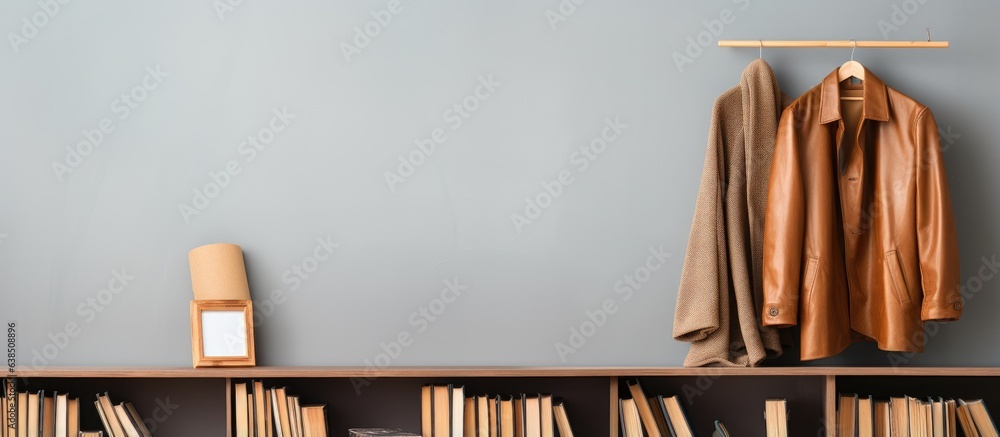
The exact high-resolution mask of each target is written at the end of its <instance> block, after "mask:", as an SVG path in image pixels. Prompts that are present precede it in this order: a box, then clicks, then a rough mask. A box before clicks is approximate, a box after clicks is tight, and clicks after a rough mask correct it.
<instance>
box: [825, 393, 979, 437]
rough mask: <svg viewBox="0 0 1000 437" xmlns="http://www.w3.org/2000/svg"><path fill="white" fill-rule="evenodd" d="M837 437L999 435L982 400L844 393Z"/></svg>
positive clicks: (839, 410)
mask: <svg viewBox="0 0 1000 437" xmlns="http://www.w3.org/2000/svg"><path fill="white" fill-rule="evenodd" d="M837 406H838V408H837V436H838V437H897V436H905V437H910V436H913V437H957V436H958V430H959V429H961V430H962V433H963V434H964V435H965V436H967V437H980V436H981V437H998V436H997V428H996V425H995V424H994V423H993V420H992V419H991V418H990V413H989V411H988V410H987V409H986V404H985V403H983V401H982V400H981V399H977V400H969V401H966V400H962V399H959V400H954V399H947V400H946V399H943V398H940V397H939V398H937V399H933V398H928V399H927V400H926V401H924V400H922V399H918V398H914V397H910V396H902V397H894V398H889V400H873V399H872V397H871V396H867V397H859V396H858V395H856V394H842V395H840V397H839V398H838V402H837Z"/></svg>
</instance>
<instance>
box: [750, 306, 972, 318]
mask: <svg viewBox="0 0 1000 437" xmlns="http://www.w3.org/2000/svg"><path fill="white" fill-rule="evenodd" d="M956 305H958V304H956ZM767 314H769V315H770V316H771V317H777V316H778V309H777V308H771V310H770V311H768V312H767Z"/></svg>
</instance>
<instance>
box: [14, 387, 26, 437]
mask: <svg viewBox="0 0 1000 437" xmlns="http://www.w3.org/2000/svg"><path fill="white" fill-rule="evenodd" d="M16 407H17V437H28V428H27V427H28V392H20V393H18V394H17V405H16Z"/></svg>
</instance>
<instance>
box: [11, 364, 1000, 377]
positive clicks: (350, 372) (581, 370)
mask: <svg viewBox="0 0 1000 437" xmlns="http://www.w3.org/2000/svg"><path fill="white" fill-rule="evenodd" d="M16 375H17V376H18V377H25V378H352V377H370V378H449V377H453V378H457V377H523V378H531V377H639V376H646V377H648V376H695V377H697V376H828V375H834V376H865V375H872V376H1000V367H754V368H743V367H740V368H723V367H708V368H686V367H516V366H510V367H502V366H501V367H477V366H456V367H449V366H432V367H387V368H382V369H372V368H365V367H281V366H260V367H232V368H206V369H194V368H190V367H41V368H30V369H27V368H25V369H18V370H17V372H16ZM5 376H6V375H5Z"/></svg>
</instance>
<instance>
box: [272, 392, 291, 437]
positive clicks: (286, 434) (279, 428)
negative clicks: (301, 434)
mask: <svg viewBox="0 0 1000 437" xmlns="http://www.w3.org/2000/svg"><path fill="white" fill-rule="evenodd" d="M271 403H272V404H273V405H274V408H273V411H271V417H273V418H274V429H275V431H276V433H275V434H276V435H277V437H292V422H291V420H290V418H289V416H288V394H287V393H286V392H285V387H275V388H272V389H271Z"/></svg>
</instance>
